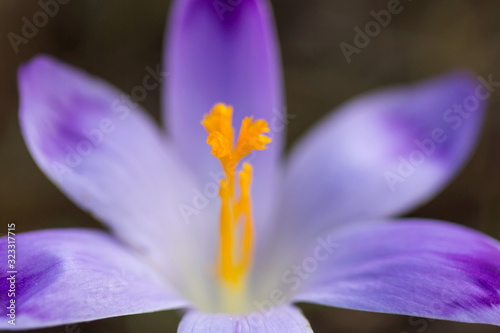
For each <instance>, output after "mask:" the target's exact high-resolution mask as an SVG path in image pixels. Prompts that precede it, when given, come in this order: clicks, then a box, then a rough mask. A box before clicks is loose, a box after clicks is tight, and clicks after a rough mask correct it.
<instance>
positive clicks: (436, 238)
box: [0, 0, 500, 333]
mask: <svg viewBox="0 0 500 333" xmlns="http://www.w3.org/2000/svg"><path fill="white" fill-rule="evenodd" d="M166 59H167V60H166V62H165V67H166V71H167V72H168V75H166V76H165V75H163V73H151V74H149V75H148V76H146V77H145V78H144V81H143V86H140V87H137V89H136V93H139V92H140V91H141V89H153V88H154V87H155V86H156V85H158V83H157V82H156V81H155V79H156V80H157V81H161V75H163V77H166V81H167V82H166V83H167V84H166V85H165V90H164V96H165V103H164V105H165V113H164V116H165V117H164V118H165V126H166V128H167V131H166V133H168V135H164V134H163V131H162V130H160V129H159V128H158V127H157V125H156V124H155V123H154V122H153V121H151V119H149V117H148V116H147V114H146V113H144V112H143V111H142V110H140V107H139V106H138V105H137V104H135V103H134V101H132V100H130V99H128V97H127V96H125V95H123V94H121V93H120V92H119V91H117V90H116V89H115V88H113V87H111V86H109V85H108V84H106V83H104V82H102V81H100V80H98V79H96V78H94V77H91V76H89V75H88V74H86V73H83V72H82V71H80V70H77V69H75V68H72V67H70V66H68V65H65V64H62V63H60V62H59V61H57V60H54V59H52V58H50V57H48V56H38V57H36V58H35V59H33V60H32V61H31V62H29V63H28V64H26V65H24V66H23V67H22V68H21V69H20V71H19V87H20V121H21V128H22V132H23V135H24V138H25V141H26V143H27V146H28V148H29V150H30V152H31V154H32V155H33V158H34V160H35V161H36V163H37V164H38V165H39V166H40V168H41V169H42V170H43V172H45V174H46V175H47V176H48V177H49V178H50V179H51V180H52V181H54V183H55V184H56V185H57V186H58V187H59V188H60V189H61V190H62V191H63V192H64V193H65V194H66V195H67V196H68V197H70V198H71V199H72V200H73V201H74V202H75V203H76V204H77V205H79V206H80V207H82V209H84V210H86V211H89V212H90V213H91V214H93V215H94V216H95V217H96V218H98V219H99V220H101V221H103V222H104V224H105V225H106V226H107V227H108V228H109V229H110V231H111V233H108V232H104V231H97V230H85V229H60V230H40V231H33V232H28V233H24V234H19V235H17V236H16V237H17V238H16V243H15V246H16V251H17V252H16V254H17V263H16V266H15V270H16V271H17V274H16V275H15V280H16V281H15V287H16V289H15V297H11V296H7V292H4V291H5V290H7V289H9V287H10V283H11V282H12V281H11V280H7V277H10V275H7V276H6V274H7V273H6V272H7V271H8V270H9V269H8V268H7V267H6V260H3V261H2V263H1V265H2V269H1V273H0V274H1V275H2V279H1V281H2V282H1V285H2V287H1V288H0V289H1V290H2V293H1V294H0V295H1V296H0V298H1V299H2V308H3V309H4V311H5V309H6V307H7V306H9V304H10V303H9V302H10V301H11V300H15V307H16V310H15V321H14V322H15V326H14V325H12V324H9V323H8V319H9V317H7V320H6V318H5V315H4V319H3V320H1V321H0V328H1V329H30V328H40V327H46V326H54V325H63V324H68V323H76V322H81V321H91V320H96V319H100V318H106V317H113V316H121V315H128V314H135V313H144V312H151V311H159V310H166V309H176V308H181V309H185V311H186V314H185V316H184V317H183V319H182V321H181V324H180V326H179V329H178V332H214V333H215V332H216V333H225V332H227V333H229V332H287V333H291V332H311V331H312V329H311V328H310V326H309V324H308V322H307V320H306V319H305V318H304V317H303V315H302V314H301V312H300V311H299V310H298V309H297V308H296V307H294V306H293V305H292V304H293V303H295V302H311V303H319V304H323V305H327V306H334V307H343V308H348V309H357V310H364V311H375V312H384V313H396V314H406V315H412V316H421V317H429V318H439V319H446V320H454V321H461V322H471V323H487V324H493V325H499V324H500V292H499V291H500V244H499V243H498V242H497V241H495V240H493V239H491V238H489V237H488V236H486V235H483V234H481V233H479V232H477V231H474V230H471V229H467V228H465V227H462V226H458V225H453V224H451V223H447V222H440V221H432V220H424V219H401V220H398V219H391V218H390V217H391V216H397V215H399V214H402V213H404V212H407V211H410V210H411V209H412V208H414V207H416V206H418V205H420V204H422V203H423V202H425V201H426V200H428V199H429V198H431V197H432V196H433V195H435V194H436V193H437V192H438V191H439V190H440V189H441V188H443V186H445V185H446V183H447V182H448V181H449V180H450V178H451V177H452V176H453V175H455V174H456V172H457V171H458V169H459V168H460V167H461V166H462V165H463V164H464V163H465V162H466V160H467V158H468V157H469V156H470V154H471V153H472V151H473V149H474V146H475V142H476V140H477V138H478V135H479V132H480V127H481V123H482V119H483V116H484V112H485V105H486V100H487V98H488V95H489V94H490V92H491V89H492V87H490V86H488V85H487V84H486V83H485V81H484V79H481V80H479V81H478V80H476V78H474V77H473V76H471V75H470V74H467V73H463V72H457V73H452V74H448V75H444V76H441V77H438V78H434V79H430V80H428V81H424V82H422V83H417V84H414V85H409V86H399V87H393V88H387V89H383V90H380V91H377V92H374V93H370V94H366V95H363V96H361V97H358V98H356V99H354V100H352V101H350V102H348V103H346V104H345V105H344V106H342V107H340V109H339V110H338V111H336V112H334V113H333V114H332V115H330V116H328V117H326V118H325V119H324V120H322V121H321V122H320V124H319V125H318V126H316V128H314V129H312V131H311V132H310V134H308V135H307V136H306V137H305V138H304V139H302V140H301V141H299V142H298V144H297V145H296V146H295V147H294V148H293V149H292V150H291V152H290V154H289V156H288V157H287V158H286V160H283V159H282V150H283V136H284V131H283V129H284V125H285V123H286V120H287V118H286V116H285V115H284V112H283V109H284V104H283V91H282V81H281V73H280V62H279V52H278V48H277V44H276V36H275V30H274V27H273V21H272V16H271V12H270V9H269V7H268V4H267V2H266V1H264V0H240V1H228V2H218V1H215V2H214V1H212V0H179V1H176V2H174V6H173V8H172V11H171V21H170V26H169V34H168V36H167V47H166ZM141 87H142V88H141ZM200 122H201V124H200ZM239 124H241V128H240V131H239V132H238V131H237V128H236V126H237V125H239ZM233 126H234V127H235V128H233ZM207 143H208V144H209V145H207ZM1 244H2V246H1V248H2V249H7V239H6V238H3V239H2V240H1Z"/></svg>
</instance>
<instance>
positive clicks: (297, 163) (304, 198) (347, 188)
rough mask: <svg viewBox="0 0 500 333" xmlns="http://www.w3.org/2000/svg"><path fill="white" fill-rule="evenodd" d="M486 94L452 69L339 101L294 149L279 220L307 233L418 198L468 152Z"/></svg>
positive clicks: (400, 207)
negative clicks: (343, 101)
mask: <svg viewBox="0 0 500 333" xmlns="http://www.w3.org/2000/svg"><path fill="white" fill-rule="evenodd" d="M489 94H490V92H489V91H488V88H487V87H486V86H484V84H483V82H481V81H480V80H477V79H475V78H474V77H473V76H471V75H469V74H467V73H463V72H457V73H452V74H448V75H444V76H441V77H438V78H434V79H431V80H428V81H424V82H422V83H418V84H416V85H412V86H406V87H405V86H402V87H395V88H389V89H385V90H381V91H377V92H375V93H371V94H368V95H365V96H362V97H359V98H356V99H354V100H353V101H351V102H349V103H347V104H346V105H344V106H342V107H341V108H340V110H338V111H337V112H336V113H334V114H333V115H331V116H330V117H328V118H327V119H325V120H324V121H322V122H321V124H320V125H319V126H318V127H317V128H315V129H313V130H312V132H311V133H310V134H309V135H308V136H307V137H306V138H305V139H303V140H302V141H300V142H299V143H298V145H297V146H296V147H295V148H294V149H293V151H292V153H291V156H290V160H289V164H288V172H287V176H286V184H285V190H284V193H285V201H284V204H283V207H284V209H283V214H284V218H283V221H286V223H287V226H290V225H296V227H297V228H300V229H305V228H307V230H309V231H312V230H314V229H315V230H318V229H322V228H325V227H328V226H329V225H331V223H337V224H338V223H343V222H348V221H352V220H359V219H373V218H381V217H387V216H393V215H397V214H401V213H403V212H406V211H408V210H410V209H412V208H415V207H416V206H418V205H419V204H422V203H423V202H425V201H426V200H428V199H430V198H431V197H432V196H434V195H435V194H436V193H437V192H438V191H439V190H441V189H442V188H443V187H444V186H445V185H446V184H447V183H448V182H449V181H450V179H451V178H452V177H453V176H454V175H455V174H456V172H457V171H458V170H459V169H460V168H461V167H462V166H463V164H464V163H465V162H466V161H467V159H468V157H469V156H470V155H471V153H472V152H473V150H474V147H475V144H476V141H477V139H478V136H479V133H480V128H481V124H482V120H483V116H484V113H485V106H486V104H487V103H486V100H487V98H488V96H489ZM304 221H308V223H307V224H304Z"/></svg>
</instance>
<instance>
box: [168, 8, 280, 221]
mask: <svg viewBox="0 0 500 333" xmlns="http://www.w3.org/2000/svg"><path fill="white" fill-rule="evenodd" d="M165 46H166V51H165V55H166V60H165V67H166V70H167V73H168V76H167V78H166V82H167V84H166V85H165V87H164V98H165V101H164V104H165V105H164V116H165V122H166V126H167V128H168V130H169V134H170V135H171V137H172V139H173V141H174V143H175V145H176V147H177V148H178V149H179V152H180V154H181V155H182V157H183V158H184V159H185V161H187V162H188V163H187V164H188V166H189V167H191V168H192V169H193V170H194V171H195V174H196V175H198V176H199V178H200V182H201V184H202V185H205V184H207V183H215V184H218V179H219V178H220V174H219V173H220V170H221V167H220V165H219V161H218V160H217V159H216V158H214V156H213V155H212V154H211V152H210V148H209V147H208V145H207V144H206V136H207V134H206V132H205V130H204V128H203V127H202V126H201V124H200V122H201V120H202V118H203V115H204V114H206V113H208V112H209V111H210V110H211V109H212V107H213V106H214V105H215V104H216V103H220V102H222V103H225V104H228V105H232V106H233V108H234V119H233V125H234V127H235V129H236V131H237V130H238V129H239V126H240V124H241V121H242V119H243V118H244V117H247V116H254V118H255V119H258V118H260V119H265V120H266V121H268V123H269V127H270V129H271V133H270V136H271V137H272V139H273V142H272V143H271V144H270V145H269V149H266V150H265V151H259V152H255V153H254V154H252V155H251V156H250V157H249V159H248V160H249V161H251V163H252V164H253V165H254V172H255V177H254V181H253V184H252V192H253V193H254V195H253V197H254V198H255V202H254V206H255V212H254V213H255V216H256V221H263V219H264V217H265V216H266V215H268V214H269V211H270V210H271V208H272V205H273V199H274V198H275V195H274V192H273V189H274V184H275V181H276V179H277V175H278V173H277V172H278V161H279V158H280V154H281V151H282V146H283V138H284V134H285V131H284V129H285V118H284V116H283V113H284V104H283V103H284V102H283V89H282V77H281V65H280V57H279V51H278V44H277V40H276V34H275V27H274V23H273V18H272V13H271V9H270V8H269V4H268V1H266V0H239V1H212V0H178V1H175V2H174V5H173V7H172V10H171V14H170V26H169V31H168V34H167V39H166V45H165Z"/></svg>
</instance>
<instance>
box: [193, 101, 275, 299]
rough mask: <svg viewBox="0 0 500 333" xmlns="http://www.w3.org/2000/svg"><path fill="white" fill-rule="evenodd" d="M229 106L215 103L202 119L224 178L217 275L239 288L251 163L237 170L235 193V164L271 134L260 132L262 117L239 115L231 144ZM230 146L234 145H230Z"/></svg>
mask: <svg viewBox="0 0 500 333" xmlns="http://www.w3.org/2000/svg"><path fill="white" fill-rule="evenodd" d="M232 113H233V110H232V107H230V106H227V105H225V104H222V103H220V104H217V105H215V106H214V107H213V109H212V110H211V111H210V113H208V114H206V115H205V117H204V118H203V120H202V122H201V123H202V125H203V126H204V127H205V129H206V130H207V132H208V137H207V143H208V144H209V145H210V147H211V148H212V154H213V155H214V156H215V157H217V158H218V159H219V161H220V162H221V164H222V168H223V170H224V175H225V179H223V180H222V181H221V182H220V190H219V196H220V198H221V212H220V245H219V258H218V264H217V271H218V277H219V278H220V279H221V280H222V281H223V282H224V284H225V285H227V286H230V287H231V288H234V289H241V288H242V286H243V285H244V281H245V277H246V274H247V272H248V269H249V267H250V265H251V262H252V254H253V239H254V224H253V218H252V206H251V200H250V184H251V183H252V166H251V165H250V164H249V163H243V165H242V170H241V171H240V172H239V173H238V177H237V178H238V185H239V192H238V197H237V196H236V167H237V165H238V163H239V162H240V161H241V159H242V158H244V157H245V156H247V155H248V154H250V153H251V152H252V151H253V150H263V149H266V148H267V147H266V145H267V144H268V143H270V142H271V138H269V137H268V136H266V135H265V134H264V133H268V132H269V127H268V126H267V123H266V122H265V121H264V120H261V119H259V120H255V121H253V118H252V117H247V118H245V119H243V122H242V124H241V128H240V132H239V135H238V140H236V144H235V145H234V146H233V141H234V130H233V128H232V126H231V123H232ZM233 147H234V148H233Z"/></svg>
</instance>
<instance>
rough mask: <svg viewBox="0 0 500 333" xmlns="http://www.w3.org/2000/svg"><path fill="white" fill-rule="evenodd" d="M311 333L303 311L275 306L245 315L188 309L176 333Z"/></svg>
mask: <svg viewBox="0 0 500 333" xmlns="http://www.w3.org/2000/svg"><path fill="white" fill-rule="evenodd" d="M240 332H267V333H312V329H311V326H310V325H309V322H308V321H307V319H306V318H304V316H303V315H302V313H301V312H300V311H299V310H298V309H297V308H294V307H288V306H283V307H276V308H272V309H269V310H266V311H265V312H253V313H250V314H246V315H230V314H224V313H219V314H210V313H200V312H196V311H191V312H188V313H187V314H186V315H185V316H184V318H183V319H182V321H181V323H180V325H179V329H178V330H177V333H240Z"/></svg>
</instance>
